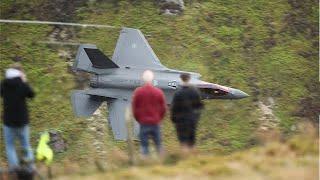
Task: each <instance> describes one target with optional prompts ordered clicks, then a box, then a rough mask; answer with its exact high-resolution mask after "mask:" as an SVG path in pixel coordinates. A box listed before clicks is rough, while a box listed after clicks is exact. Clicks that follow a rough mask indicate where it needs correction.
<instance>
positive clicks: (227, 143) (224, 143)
mask: <svg viewBox="0 0 320 180" xmlns="http://www.w3.org/2000/svg"><path fill="white" fill-rule="evenodd" d="M218 143H219V144H221V145H222V146H230V145H231V143H230V141H229V140H228V139H222V140H220V141H219V142H218Z"/></svg>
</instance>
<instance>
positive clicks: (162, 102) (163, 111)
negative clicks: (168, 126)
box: [159, 90, 167, 119]
mask: <svg viewBox="0 0 320 180" xmlns="http://www.w3.org/2000/svg"><path fill="white" fill-rule="evenodd" d="M159 92H160V93H159V95H160V99H159V103H160V117H161V119H163V118H164V115H165V114H166V110H167V102H166V99H165V96H164V94H163V92H162V90H160V91H159Z"/></svg>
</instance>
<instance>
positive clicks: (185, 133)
mask: <svg viewBox="0 0 320 180" xmlns="http://www.w3.org/2000/svg"><path fill="white" fill-rule="evenodd" d="M180 78H181V80H182V85H181V87H180V88H179V89H178V90H177V91H176V92H175V94H174V96H173V100H172V103H171V120H172V122H173V123H174V125H175V127H176V130H177V136H178V140H179V142H180V145H181V147H182V149H183V150H184V151H190V150H193V148H194V144H195V140H196V138H195V135H196V128H197V124H198V119H199V117H200V113H201V109H202V108H203V104H202V102H201V96H200V93H199V91H198V89H197V88H196V87H193V86H192V85H190V84H189V80H190V74H187V73H184V74H181V75H180Z"/></svg>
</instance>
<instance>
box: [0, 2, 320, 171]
mask: <svg viewBox="0 0 320 180" xmlns="http://www.w3.org/2000/svg"><path fill="white" fill-rule="evenodd" d="M0 8H1V11H0V13H1V15H0V17H1V19H29V20H33V19H36V20H49V21H64V22H79V23H93V24H107V25H112V26H116V27H117V28H114V29H95V28H67V31H69V32H71V33H69V37H67V38H61V39H58V40H60V41H68V42H77V43H92V44H96V45H97V46H98V47H99V48H100V49H101V50H102V51H103V52H105V53H106V54H107V55H109V56H110V57H111V55H112V53H113V50H114V47H115V44H116V40H117V38H118V34H119V30H120V28H121V27H123V26H125V27H132V28H138V29H140V30H141V31H142V32H143V33H144V34H145V35H147V40H148V41H149V43H150V45H151V46H152V48H153V50H154V51H155V53H156V54H157V56H158V57H159V59H160V60H161V62H162V64H164V65H165V66H167V67H169V68H172V69H179V70H185V71H194V72H198V73H200V74H202V79H203V80H205V81H209V82H214V83H218V84H221V85H226V86H231V87H235V88H238V89H241V90H243V91H245V92H247V93H248V94H250V98H247V99H243V100H239V101H223V100H214V101H206V102H205V105H206V110H205V111H204V113H203V115H202V117H201V120H200V124H199V129H198V149H199V151H200V152H201V153H205V154H229V153H231V152H235V151H239V150H243V149H246V148H249V147H254V146H256V145H258V144H259V140H258V138H257V135H256V131H257V129H258V127H259V124H260V122H259V116H260V112H259V110H258V106H257V102H258V101H262V102H265V101H266V99H268V98H269V97H272V98H273V99H274V101H275V104H276V106H275V108H274V109H273V111H274V113H275V115H276V116H277V117H278V118H279V119H280V123H279V127H278V128H279V130H280V132H281V135H282V138H284V139H286V138H288V137H290V136H292V135H293V134H295V131H294V130H295V128H293V127H295V126H294V125H296V124H297V123H298V122H301V121H311V122H313V123H315V124H316V126H317V125H318V124H317V123H318V113H319V108H320V102H319V81H318V77H319V76H318V68H319V64H318V53H319V50H318V47H319V43H318V23H319V18H318V16H319V8H318V2H317V1H314V0H307V1H298V0H277V1H276V0H271V1H270V0H257V1H236V0H210V1H209V0H197V1H196V0H193V1H187V3H186V8H185V11H184V13H183V14H182V15H180V16H162V15H159V8H158V6H157V3H156V2H155V1H142V0H133V1H124V0H121V1H111V0H110V1H88V2H87V1H81V0H78V1H74V2H73V3H71V1H70V2H69V1H61V2H52V1H47V0H32V1H30V0H28V1H27V0H21V1H18V2H16V1H12V0H3V1H1V2H0ZM0 28H1V29H0V30H1V34H0V61H1V63H0V71H1V73H0V74H1V75H0V77H1V78H3V74H4V70H5V69H6V68H7V67H8V66H9V64H11V63H12V62H13V61H21V63H22V64H23V66H24V67H25V70H26V74H27V76H28V80H29V82H30V84H31V85H32V86H33V87H34V89H35V91H36V93H37V97H36V98H35V99H34V100H33V101H30V103H29V105H30V110H31V119H32V122H31V127H32V130H33V131H32V144H33V145H34V146H35V145H36V141H37V138H38V136H39V133H40V132H42V131H45V130H48V129H58V130H60V131H61V132H62V133H63V135H64V137H65V138H66V140H67V142H68V145H69V148H68V150H67V151H66V152H64V153H60V154H57V156H56V159H55V163H56V164H59V163H62V162H66V161H68V162H69V161H72V162H76V163H78V164H82V165H84V164H85V165H88V163H89V162H92V159H94V158H96V153H95V151H94V148H93V147H92V143H91V142H92V139H93V137H92V135H91V134H90V132H88V130H87V129H88V128H87V127H88V125H87V123H86V121H85V120H83V119H76V118H75V117H74V116H73V113H72V109H71V104H70V93H71V91H72V90H73V89H76V88H78V87H79V85H78V84H77V81H76V77H75V76H74V75H73V74H72V73H71V72H70V68H69V64H70V62H72V61H73V59H72V58H71V60H70V59H67V58H65V57H60V56H59V55H58V54H59V52H60V51H61V50H68V51H70V52H72V57H74V55H75V53H76V50H77V47H76V46H60V45H49V44H45V43H42V42H43V41H48V37H49V35H50V34H52V32H53V31H54V30H55V29H56V28H57V27H55V26H48V25H30V24H29V25H26V24H18V25H17V24H4V23H1V24H0ZM70 34H71V35H70ZM163 139H164V144H165V146H166V148H167V150H168V151H171V150H172V149H176V148H177V147H178V143H177V141H176V137H175V131H174V129H173V127H172V124H171V123H170V121H169V117H166V119H165V122H164V124H163ZM1 145H3V144H1ZM105 147H106V149H108V151H110V152H111V151H112V150H118V149H122V150H125V148H126V144H125V143H124V142H114V141H113V139H112V136H111V133H110V130H109V129H108V130H107V136H106V141H105ZM1 148H2V149H1V153H2V154H1V155H2V159H1V160H3V156H4V155H3V146H1ZM2 162H4V161H2Z"/></svg>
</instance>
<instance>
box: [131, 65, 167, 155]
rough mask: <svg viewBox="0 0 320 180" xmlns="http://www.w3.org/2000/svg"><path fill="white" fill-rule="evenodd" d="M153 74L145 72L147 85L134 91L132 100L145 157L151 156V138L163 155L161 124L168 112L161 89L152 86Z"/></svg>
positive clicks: (144, 78) (144, 79) (144, 77)
mask: <svg viewBox="0 0 320 180" xmlns="http://www.w3.org/2000/svg"><path fill="white" fill-rule="evenodd" d="M153 76H154V75H153V72H152V71H149V70H147V71H145V72H144V73H143V77H142V78H143V81H144V82H145V84H144V85H143V86H142V87H139V88H137V89H136V90H135V91H134V94H133V98H132V111H133V115H134V117H135V119H136V120H137V121H138V123H139V124H140V134H139V138H140V141H141V142H140V143H141V151H142V154H143V155H148V154H149V149H148V146H149V143H148V140H149V137H151V138H152V140H153V141H154V143H155V145H156V148H157V151H158V153H159V154H162V145H161V133H160V122H161V121H162V119H163V117H164V114H165V112H166V100H165V97H164V94H163V92H162V90H161V89H159V88H156V87H154V86H153V85H152V80H153Z"/></svg>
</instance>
